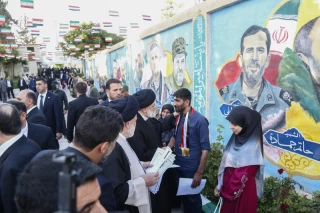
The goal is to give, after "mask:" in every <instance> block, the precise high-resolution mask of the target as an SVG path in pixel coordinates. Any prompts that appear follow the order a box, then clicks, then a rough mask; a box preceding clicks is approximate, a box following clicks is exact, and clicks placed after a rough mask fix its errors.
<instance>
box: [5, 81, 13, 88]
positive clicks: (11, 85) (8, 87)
mask: <svg viewBox="0 0 320 213" xmlns="http://www.w3.org/2000/svg"><path fill="white" fill-rule="evenodd" d="M7 82H8V80H6V84H8V83H7ZM10 84H11V87H13V82H12V81H11V80H10ZM11 87H8V88H11Z"/></svg>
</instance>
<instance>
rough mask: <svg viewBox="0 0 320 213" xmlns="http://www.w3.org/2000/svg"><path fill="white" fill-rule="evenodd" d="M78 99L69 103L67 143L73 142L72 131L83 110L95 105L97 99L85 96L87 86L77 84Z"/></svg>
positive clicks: (81, 83) (82, 83)
mask: <svg viewBox="0 0 320 213" xmlns="http://www.w3.org/2000/svg"><path fill="white" fill-rule="evenodd" d="M75 88H76V92H77V96H78V98H77V99H75V100H73V101H70V103H69V110H68V119H67V129H68V131H67V139H68V141H69V142H72V140H73V129H74V127H75V126H76V125H77V122H78V120H79V117H80V116H81V114H82V113H83V112H84V110H85V109H86V108H87V107H89V106H94V105H97V104H98V103H99V102H98V99H96V98H91V97H87V96H86V92H87V84H86V83H85V82H78V83H77V84H76V85H75Z"/></svg>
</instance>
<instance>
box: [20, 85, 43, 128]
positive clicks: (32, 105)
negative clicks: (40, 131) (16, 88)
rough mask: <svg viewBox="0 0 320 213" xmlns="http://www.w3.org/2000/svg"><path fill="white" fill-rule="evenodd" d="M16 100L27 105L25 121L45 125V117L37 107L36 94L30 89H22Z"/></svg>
mask: <svg viewBox="0 0 320 213" xmlns="http://www.w3.org/2000/svg"><path fill="white" fill-rule="evenodd" d="M17 100H19V101H21V102H23V103H24V104H25V105H26V107H27V121H28V122H29V123H34V124H41V125H45V126H46V125H47V118H46V116H45V115H44V114H43V112H41V111H40V110H39V109H38V107H37V95H36V93H34V92H33V91H32V90H22V91H20V92H19V94H18V96H17Z"/></svg>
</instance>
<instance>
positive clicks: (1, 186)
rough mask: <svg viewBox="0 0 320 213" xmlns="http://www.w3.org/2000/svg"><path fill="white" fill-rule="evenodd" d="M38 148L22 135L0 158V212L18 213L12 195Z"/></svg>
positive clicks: (38, 150)
mask: <svg viewBox="0 0 320 213" xmlns="http://www.w3.org/2000/svg"><path fill="white" fill-rule="evenodd" d="M38 152H40V147H39V146H38V144H36V143H35V142H34V141H32V140H30V139H28V138H26V136H24V135H22V137H21V138H19V139H18V140H17V141H16V142H15V143H14V144H13V145H12V146H10V147H9V148H8V149H7V150H6V151H5V152H4V153H3V155H1V157H0V192H1V193H0V196H1V199H0V212H5V213H18V211H17V208H16V205H15V202H14V194H15V187H16V185H17V177H18V176H19V175H20V173H21V172H22V171H23V169H24V167H25V166H26V165H27V164H28V163H29V162H30V160H31V159H32V158H33V156H34V155H36V154H37V153H38Z"/></svg>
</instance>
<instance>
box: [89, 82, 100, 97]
mask: <svg viewBox="0 0 320 213" xmlns="http://www.w3.org/2000/svg"><path fill="white" fill-rule="evenodd" d="M88 85H89V86H90V95H89V96H90V97H92V98H98V96H99V92H98V89H97V88H96V87H95V86H94V80H93V79H89V81H88Z"/></svg>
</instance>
